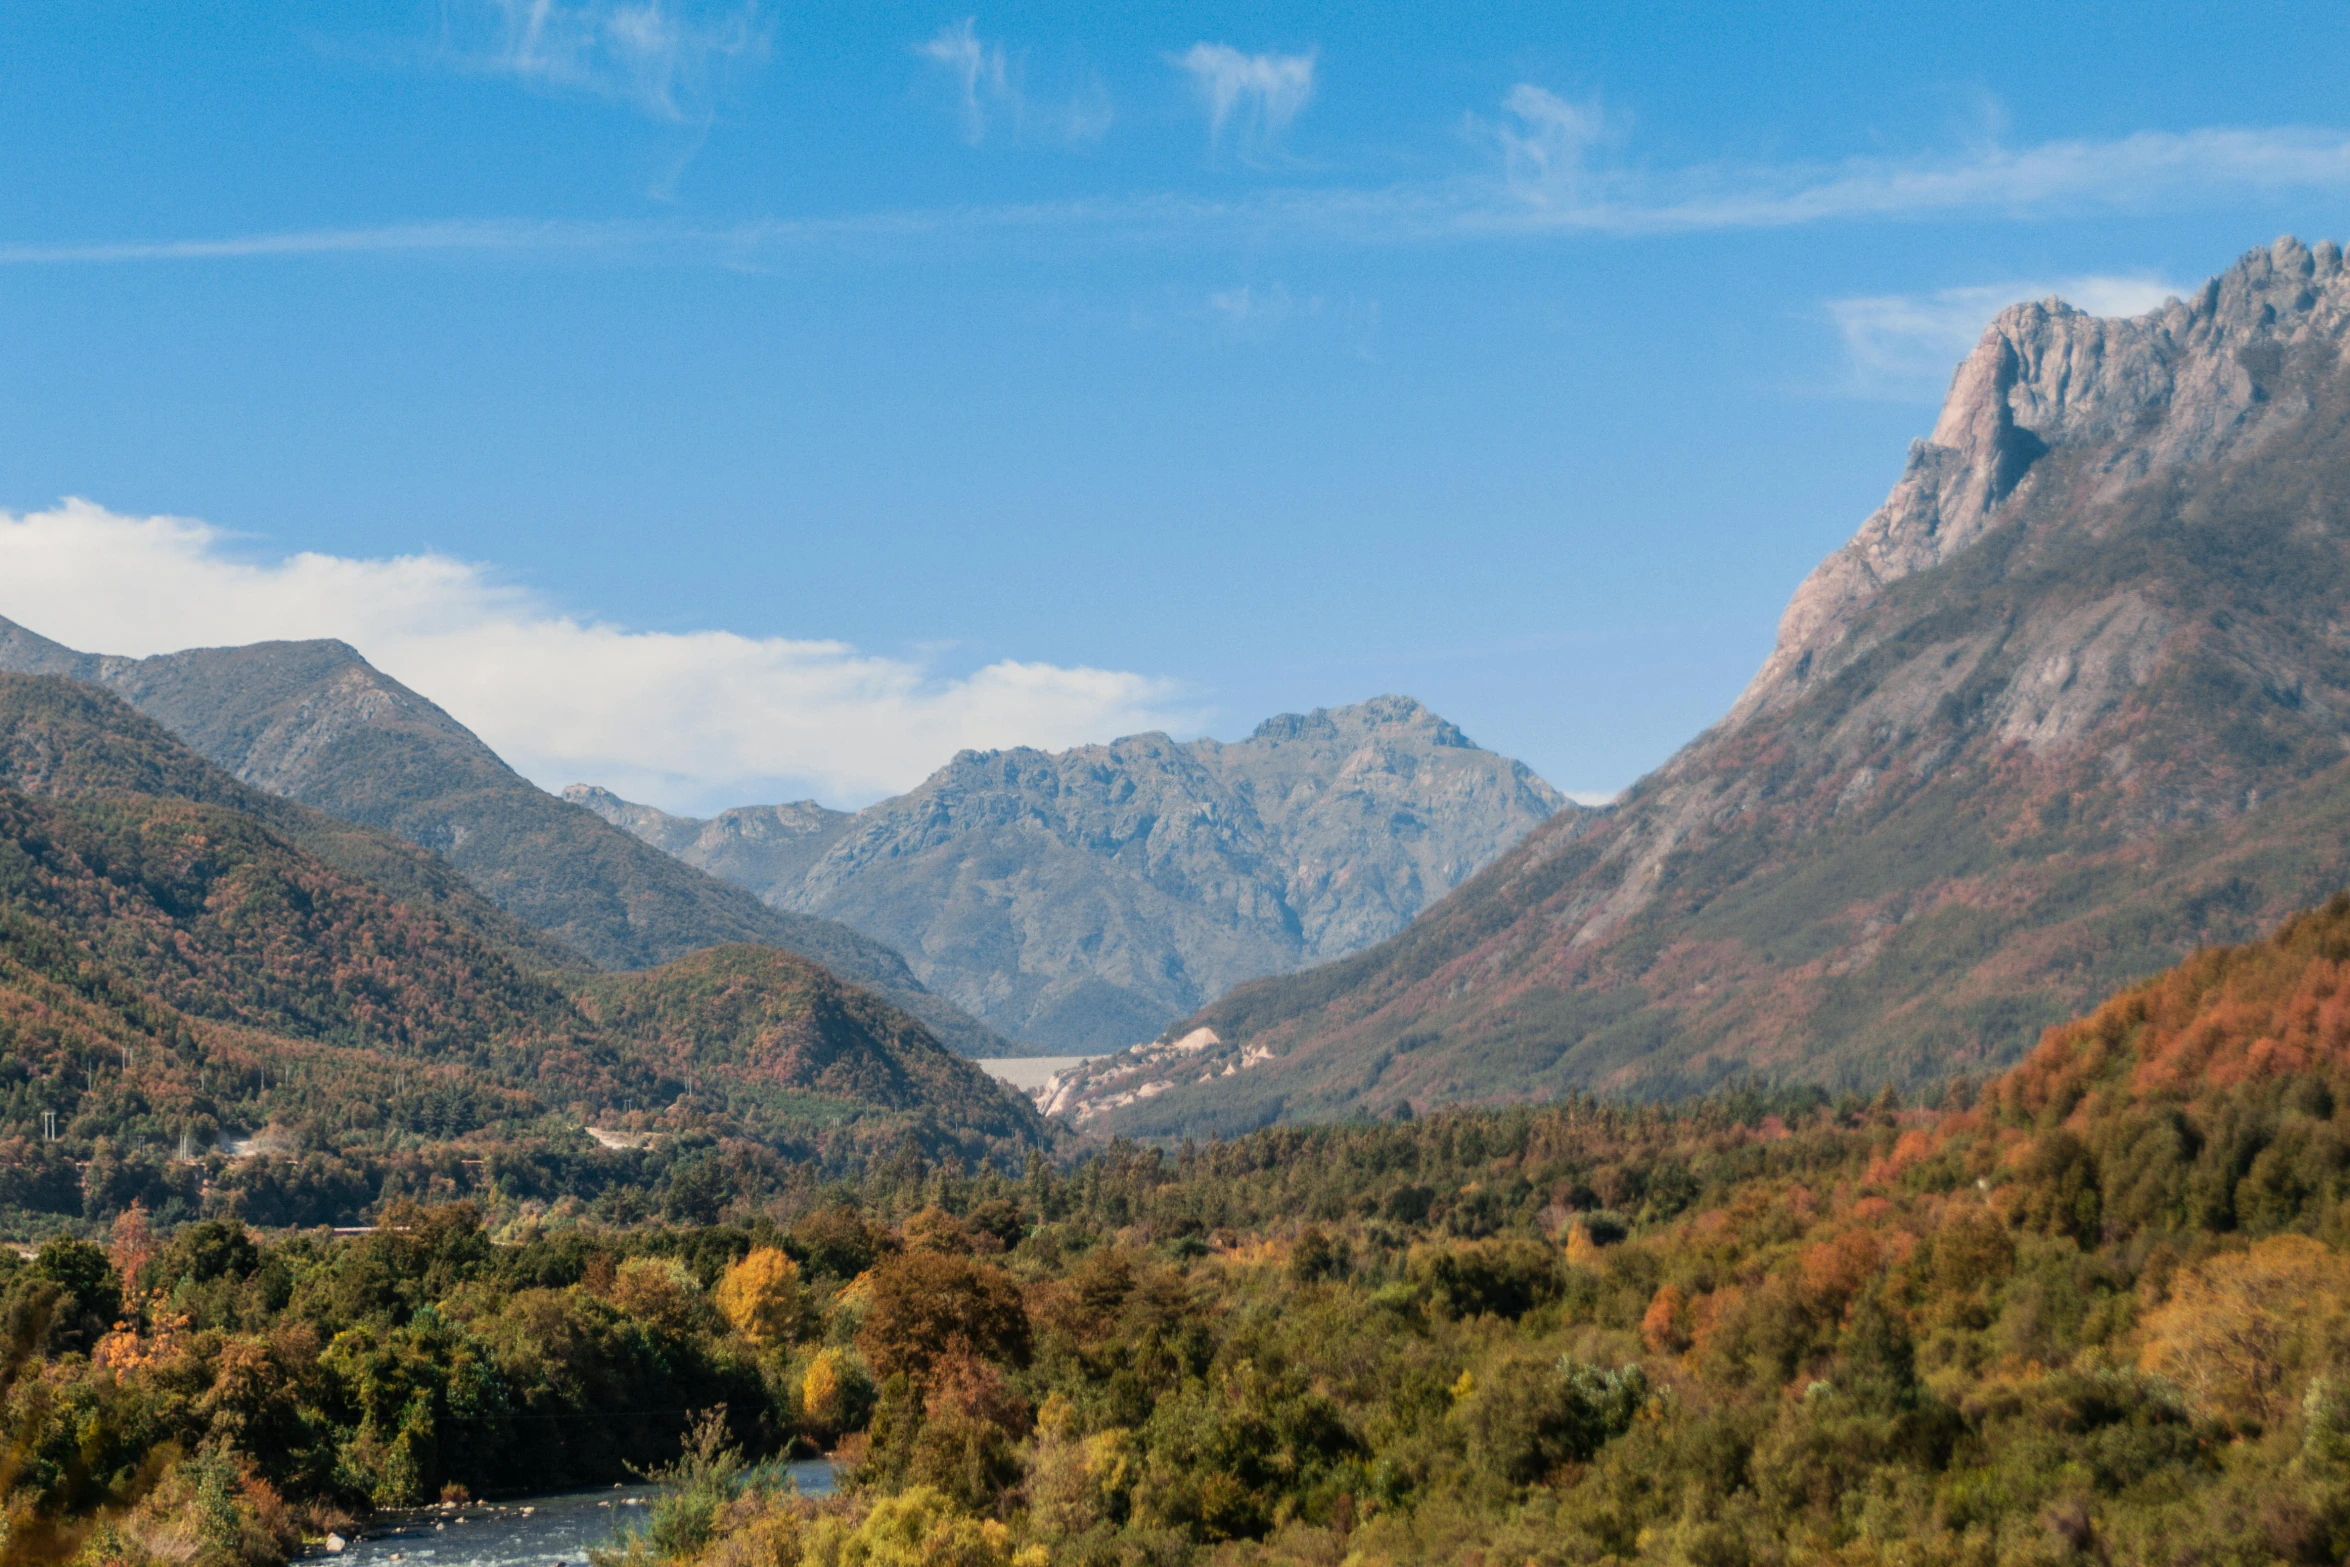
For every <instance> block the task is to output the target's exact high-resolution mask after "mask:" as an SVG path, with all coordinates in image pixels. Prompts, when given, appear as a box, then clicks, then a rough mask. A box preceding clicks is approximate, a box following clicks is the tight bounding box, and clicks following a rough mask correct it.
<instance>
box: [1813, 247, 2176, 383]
mask: <svg viewBox="0 0 2350 1567" xmlns="http://www.w3.org/2000/svg"><path fill="white" fill-rule="evenodd" d="M2189 292H2191V290H2189V289H2186V288H2181V287H2180V286H2178V285H2177V284H2175V283H2166V282H2163V281H2162V280H2160V279H2158V278H2151V277H2143V276H2107V275H2092V276H2087V277H2075V278H2066V279H2063V280H2061V281H2057V282H2018V283H1993V284H1982V285H1977V286H1974V287H1968V288H1946V289H1941V290H1939V291H1937V292H1934V293H1929V294H1868V295H1858V296H1855V297H1852V298H1847V299H1832V300H1830V301H1829V302H1828V307H1827V309H1828V318H1829V319H1830V320H1831V321H1833V322H1834V323H1835V325H1836V330H1837V332H1838V334H1839V335H1840V336H1841V337H1842V338H1843V340H1844V349H1845V353H1846V355H1847V356H1848V358H1849V361H1850V366H1851V371H1852V377H1853V382H1854V386H1855V388H1856V389H1857V390H1860V391H1863V392H1869V393H1878V394H1889V395H1904V394H1907V395H1915V396H1920V397H1927V396H1933V395H1936V394H1938V393H1939V392H1940V390H1941V389H1942V387H1943V386H1944V385H1945V384H1946V383H1947V382H1948V381H1949V379H1950V374H1951V368H1952V366H1954V365H1956V364H1957V363H1958V361H1959V360H1961V359H1963V358H1965V357H1966V355H1967V352H1968V351H1969V350H1970V349H1972V348H1973V347H1974V346H1975V344H1976V342H1977V341H1978V340H1979V339H1980V338H1981V337H1982V335H1983V329H1984V328H1985V327H1986V326H1988V325H1990V323H1991V318H1992V317H1993V316H1996V315H1997V314H1999V312H2000V311H2002V310H2004V309H2006V308H2007V307H2008V306H2009V305H2012V304H2014V303H2015V302H2016V301H2018V300H2022V299H2046V298H2049V297H2051V296H2054V297H2056V298H2059V299H2062V300H2064V301H2066V302H2067V303H2069V304H2071V305H2073V306H2074V307H2076V308H2078V309H2081V310H2086V311H2088V312H2089V313H2090V314H2091V315H2097V316H2135V315H2143V314H2145V313H2146V312H2147V311H2149V310H2152V309H2154V308H2156V307H2157V306H2159V305H2160V304H2161V303H2162V302H2163V301H2164V300H2166V299H2169V298H2171V297H2173V296H2183V295H2185V294H2187V293H2189Z"/></svg>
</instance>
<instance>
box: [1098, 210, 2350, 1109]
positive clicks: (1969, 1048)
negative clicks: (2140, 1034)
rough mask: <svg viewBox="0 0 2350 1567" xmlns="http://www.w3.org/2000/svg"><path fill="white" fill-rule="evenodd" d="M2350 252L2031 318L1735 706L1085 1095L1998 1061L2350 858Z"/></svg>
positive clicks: (2273, 258) (1688, 1078) (2250, 261)
mask: <svg viewBox="0 0 2350 1567" xmlns="http://www.w3.org/2000/svg"><path fill="white" fill-rule="evenodd" d="M2346 337H2350V270H2346V269H2345V267H2344V264H2343V259H2342V254H2341V251H2340V249H2339V248H2338V247H2337V246H2335V245H2333V244H2331V243H2327V244H2322V245H2319V246H2316V247H2314V248H2311V247H2308V246H2305V245H2302V244H2301V243H2299V242H2298V241H2295V240H2291V239H2284V240H2279V241H2278V242H2277V243H2276V244H2275V245H2273V246H2272V247H2269V248H2267V249H2265V250H2260V251H2255V252H2253V253H2251V254H2250V255H2247V256H2246V257H2244V258H2243V259H2242V260H2241V261H2240V262H2239V263H2238V264H2237V265H2236V266H2234V267H2233V268H2231V269H2230V270H2229V271H2227V272H2226V273H2225V274H2223V275H2221V276H2219V277H2217V278H2214V279H2213V280H2212V281H2211V282H2210V283H2209V284H2207V285H2206V286H2205V287H2203V288H2202V289H2200V290H2199V291H2197V292H2196V294H2195V295H2194V296H2193V297H2192V298H2188V299H2176V300H2172V301H2170V302H2169V303H2167V304H2166V305H2164V306H2163V307H2162V308H2161V309H2159V310H2156V311H2153V312H2151V313H2149V314H2147V315H2143V316H2139V317H2136V318H2133V319H2128V320H2110V319H2100V318H2096V317H2093V316H2090V315H2086V314H2084V313H2082V312H2080V311H2078V310H2075V309H2073V308H2071V307H2070V306H2067V305H2065V304H2064V303H2062V302H2061V301H2058V300H2053V299H2052V300H2046V301H2041V302H2037V303H2028V304H2022V305H2017V306H2014V307H2012V308H2010V309H2008V310H2007V311H2005V312H2003V313H2002V314H2001V315H2000V316H1999V317H1998V318H1997V319H1996V320H1995V321H1994V322H1993V323H1992V324H1991V326H1990V327H1989V329H1988V330H1987V331H1986V332H1985V334H1984V336H1983V338H1982V340H1981V342H1980V343H1979V345H1978V346H1977V347H1976V348H1975V350H1974V351H1973V352H1972V353H1971V354H1970V355H1969V356H1968V357H1967V359H1966V360H1965V362H1964V363H1963V364H1962V365H1961V366H1960V367H1959V369H1958V371H1957V374H1956V376H1955V378H1954V380H1953V383H1952V386H1951V389H1950V393H1949V396H1948V399H1947V401H1946V402H1945V404H1944V407H1943V409H1942V411H1941V415H1940V418H1939V419H1938V421H1937V422H1936V424H1935V426H1934V428H1933V431H1932V433H1931V435H1930V436H1929V437H1928V438H1927V439H1925V440H1923V441H1919V442H1917V443H1915V444H1914V445H1913V446H1912V447H1911V449H1910V451H1909V454H1908V458H1907V461H1906V463H1905V465H1904V466H1903V469H1902V471H1901V474H1900V476H1899V478H1898V479H1897V481H1896V482H1895V484H1894V485H1893V488H1892V491H1891V493H1890V495H1889V496H1888V497H1887V499H1886V501H1885V504H1884V505H1883V506H1882V507H1880V508H1879V509H1878V510H1877V511H1876V512H1875V513H1874V514H1873V515H1871V516H1870V517H1869V518H1868V519H1867V520H1866V522H1865V523H1863V525H1862V526H1861V528H1860V530H1859V532H1858V533H1857V534H1856V535H1855V536H1854V537H1853V538H1852V540H1851V542H1850V543H1848V544H1847V545H1845V546H1844V547H1843V548H1842V549H1840V550H1838V551H1837V552H1836V553H1835V554H1833V555H1831V556H1830V557H1829V558H1828V559H1827V560H1826V561H1824V562H1823V563H1822V564H1821V565H1820V566H1819V567H1818V568H1817V569H1816V570H1815V571H1813V572H1812V574H1811V575H1810V576H1809V577H1808V578H1807V579H1806V580H1805V581H1804V583H1803V584H1802V586H1801V587H1800V588H1799V589H1798V590H1797V591H1796V593H1795V596H1794V598H1793V600H1792V602H1791V603H1790V604H1789V606H1788V608H1787V611H1786V614H1785V616H1784V617H1783V619H1782V621H1781V624H1780V628H1779V635H1778V641H1777V645H1776V647H1775V648H1774V650H1773V652H1772V653H1771V655H1770V656H1769V658H1768V659H1767V660H1766V662H1765V663H1764V665H1763V667H1762V669H1761V670H1760V671H1759V672H1758V673H1757V675H1756V676H1755V678H1754V680H1753V681H1752V683H1751V684H1750V685H1749V686H1748V687H1747V689H1746V690H1745V692H1744V693H1743V694H1742V695H1741V696H1740V697H1739V698H1738V700H1737V701H1736V702H1735V704H1733V706H1732V707H1731V709H1730V711H1729V712H1728V714H1727V715H1726V716H1725V717H1724V718H1723V719H1722V720H1721V721H1720V722H1719V723H1717V724H1716V725H1714V726H1713V727H1712V728H1711V729H1709V730H1708V731H1706V732H1705V733H1704V734H1703V735H1701V736H1699V737H1698V738H1697V739H1696V740H1694V741H1693V742H1691V743H1690V744H1689V745H1688V746H1687V747H1686V748H1684V749H1683V750H1682V751H1681V752H1680V753H1678V754H1677V755H1676V756H1674V757H1673V758H1672V759H1671V760H1670V761H1668V762H1667V763H1666V764H1665V765H1664V766H1663V767H1662V768H1660V769H1659V770H1658V771H1657V772H1656V773H1654V774H1653V775H1651V776H1650V777H1648V778H1646V779H1644V780H1642V781H1641V782H1640V783H1639V784H1638V785H1637V786H1635V787H1634V788H1633V789H1632V790H1630V791H1629V792H1628V793H1627V795H1626V796H1625V797H1623V799H1622V800H1621V801H1620V802H1619V803H1618V804H1617V805H1616V806H1615V807H1614V808H1612V809H1610V810H1607V811H1602V812H1576V813H1568V814H1563V815H1561V816H1560V817H1558V818H1555V819H1553V820H1552V821H1550V822H1548V823H1546V824H1544V825H1543V826H1542V827H1540V828H1537V829H1536V830H1535V831H1534V832H1533V833H1532V834H1530V835H1529V836H1528V837H1527V838H1526V839H1525V840H1524V841H1523V842H1521V843H1519V844H1518V845H1516V846H1515V847H1514V848H1512V849H1510V850H1509V851H1508V852H1507V853H1505V854H1503V855H1502V856H1501V857H1500V858H1499V859H1498V860H1497V861H1495V863H1493V864H1492V865H1491V866H1489V867H1487V868H1486V869H1485V870H1483V871H1482V872H1481V873H1479V874H1478V875H1477V876H1475V877H1473V878H1472V879H1471V880H1469V881H1468V882H1467V883H1465V884H1464V885H1463V886H1461V887H1460V888H1458V889H1457V890H1455V891H1454V892H1453V893H1452V894H1451V895H1450V896H1448V897H1447V898H1445V899H1444V900H1443V901H1441V902H1439V903H1438V904H1436V905H1435V906H1434V907H1432V908H1431V909H1429V910H1428V911H1427V912H1425V913H1423V914H1422V915H1421V916H1420V917H1419V918H1418V919H1417V920H1416V921H1414V922H1413V924H1412V925H1411V926H1410V927H1409V928H1407V929H1406V930H1405V931H1403V932H1402V933H1401V934H1400V935H1398V936H1396V937H1394V938H1392V939H1390V940H1388V941H1387V942H1384V943H1382V944H1381V945H1379V946H1377V947H1375V948H1372V949H1371V950H1369V951H1367V952H1364V953H1361V954H1358V955H1356V956H1353V957H1350V958H1347V959H1344V960H1341V961H1339V962H1336V963H1332V964H1326V965H1324V966H1322V967H1319V968H1315V969H1311V970H1307V971H1306V972H1304V973H1301V974H1297V975H1293V976H1287V977H1280V978H1273V979H1267V980H1263V981H1259V982H1256V983H1254V984H1250V985H1244V986H1242V987H1240V988H1238V989H1237V990H1235V991H1233V992H1232V993H1230V994H1229V995H1226V996H1224V997H1222V998H1221V999H1219V1000H1217V1001H1215V1002H1213V1003H1211V1004H1210V1005H1208V1006H1207V1007H1206V1008H1205V1009H1203V1010H1201V1011H1199V1012H1197V1013H1196V1014H1194V1015H1192V1016H1191V1017H1189V1018H1187V1019H1186V1020H1184V1021H1183V1022H1182V1023H1179V1024H1177V1025H1174V1026H1172V1027H1170V1028H1169V1029H1168V1030H1166V1031H1165V1033H1164V1035H1163V1036H1162V1038H1161V1039H1160V1040H1158V1041H1156V1042H1155V1043H1154V1045H1153V1046H1152V1047H1151V1048H1149V1049H1147V1050H1142V1051H1138V1052H1135V1053H1132V1054H1129V1055H1126V1056H1123V1057H1114V1058H1110V1059H1108V1060H1105V1061H1101V1062H1095V1063H1090V1064H1089V1065H1088V1066H1086V1067H1085V1068H1082V1069H1080V1070H1079V1071H1077V1072H1075V1073H1072V1074H1067V1075H1065V1076H1064V1077H1063V1078H1062V1079H1061V1080H1060V1081H1058V1082H1057V1083H1056V1085H1055V1086H1054V1089H1053V1092H1052V1102H1053V1103H1054V1104H1055V1105H1056V1106H1057V1107H1058V1108H1060V1109H1063V1110H1065V1111H1067V1112H1069V1113H1072V1114H1074V1115H1075V1116H1077V1117H1078V1118H1079V1119H1080V1120H1082V1121H1085V1122H1087V1123H1089V1124H1092V1125H1094V1126H1095V1127H1097V1128H1099V1129H1108V1130H1116V1131H1121V1132H1129V1133H1136V1134H1142V1135H1177V1134H1189V1133H1206V1132H1214V1131H1223V1130H1230V1129H1234V1128H1238V1127H1245V1126H1253V1125H1260V1124H1264V1123H1267V1122H1271V1121H1277V1120H1283V1119H1298V1118H1314V1117H1330V1116H1339V1115H1351V1114H1363V1113H1373V1114H1390V1113H1402V1112H1403V1111H1404V1110H1405V1109H1407V1108H1414V1107H1419V1108H1424V1107H1426V1106H1427V1105H1430V1104H1432V1103H1438V1102H1447V1101H1462V1100H1505V1099H1523V1098H1533V1097H1543V1096H1550V1095H1556V1094H1560V1093H1565V1092H1572V1091H1582V1090H1592V1091H1603V1092H1608V1093H1612V1094H1621V1095H1632V1096H1664V1095H1678V1094H1687V1093H1692V1092H1697V1091H1701V1090H1704V1089H1706V1088H1708V1087H1711V1086H1713V1085H1716V1084H1719V1083H1722V1082H1723V1081H1725V1080H1727V1079H1732V1078H1739V1077H1745V1076H1751V1075H1760V1076H1764V1077H1771V1078H1780V1079H1796V1080H1811V1081H1816V1082H1822V1083H1828V1084H1839V1085H1846V1086H1851V1087H1856V1088H1871V1087H1874V1086H1875V1085H1877V1084H1879V1083H1880V1082H1886V1081H1890V1082H1894V1083H1899V1084H1909V1085H1915V1084H1924V1083H1927V1082H1931V1081H1934V1080H1937V1079H1940V1078H1943V1077H1946V1076H1948V1075H1949V1074H1951V1073H1954V1072H1966V1071H1988V1070H1990V1069H1992V1068H1995V1067H1998V1066H2000V1065H2003V1064H2004V1063H2006V1062H2009V1061H2012V1060H2014V1059H2016V1058H2017V1057H2018V1056H2020V1055H2021V1054H2022V1053H2023V1052H2024V1050H2025V1049H2026V1048H2027V1047H2028V1046H2029V1045H2030V1043H2031V1042H2032V1040H2033V1039H2034V1038H2035V1037H2036V1036H2037V1034H2038V1033H2039V1031H2040V1030H2041V1029H2042V1028H2043V1027H2044V1026H2046V1025H2048V1024H2050V1023H2052V1022H2054V1021H2056V1020H2058V1019H2060V1018H2062V1017H2064V1016H2067V1015H2069V1014H2071V1013H2073V1012H2075V1011H2077V1010H2079V1009H2080V1008H2081V1007H2082V1006H2084V1005H2085V1004H2087V1003H2088V1002H2089V1001H2091V1000H2092V999H2093V998H2095V997H2096V996H2097V995H2099V994H2101V993H2104V992H2106V991H2108V990H2110V989H2112V988H2114V987H2115V986H2116V985H2118V984H2121V983H2124V982H2126V981H2129V980H2132V979H2135V978H2137V977H2140V976H2142V975H2145V974H2148V973H2152V972H2154V971H2156V970H2158V969H2160V968H2162V967H2163V966H2164V965H2166V964H2168V963H2171V962H2173V961H2175V960H2177V959H2178V958H2179V957H2180V956H2182V955H2183V954H2185V953H2187V952H2188V951H2190V950H2192V949H2194V948H2197V947H2199V946H2203V945H2207V944H2212V943H2218V942H2229V941H2241V940H2244V939H2247V938H2249V937H2251V936H2252V935H2254V934H2255V933H2257V932H2258V931H2259V930H2260V929H2262V928H2263V927H2264V926H2266V925H2268V924H2270V923H2272V922H2274V921H2275V920H2277V919H2278V918H2279V917H2281V916H2282V915H2283V914H2285V913H2286V912H2288V911H2289V910H2291V909H2294V908H2297V907H2301V906H2306V905H2309V904H2313V903H2316V902H2318V901H2321V900H2322V899H2323V898H2324V897H2325V896H2327V895H2328V894H2329V893H2331V892H2332V891H2334V890H2335V889H2337V888H2340V887H2342V886H2344V885H2350V761H2346V760H2345V753H2346V752H2350V612H2346V611H2345V608H2344V606H2345V605H2346V604H2350V362H2346V360H2345V339H2346Z"/></svg>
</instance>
